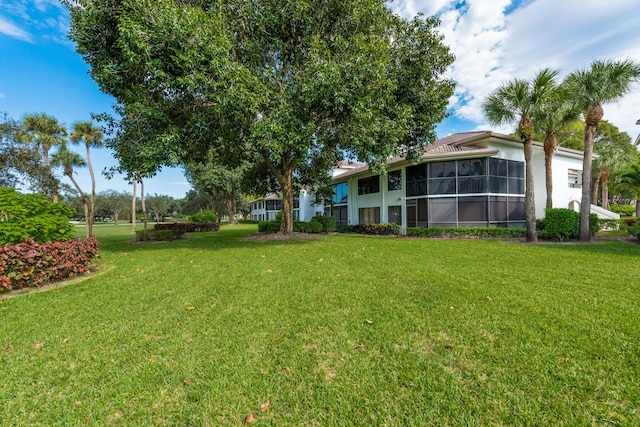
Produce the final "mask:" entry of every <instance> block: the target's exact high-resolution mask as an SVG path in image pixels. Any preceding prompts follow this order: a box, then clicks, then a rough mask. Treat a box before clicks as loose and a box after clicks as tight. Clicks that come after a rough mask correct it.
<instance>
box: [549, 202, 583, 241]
mask: <svg viewBox="0 0 640 427" xmlns="http://www.w3.org/2000/svg"><path fill="white" fill-rule="evenodd" d="M543 224H544V225H543V233H544V237H546V238H548V239H552V240H560V241H563V240H567V239H575V238H577V237H578V231H579V229H580V214H579V213H578V212H576V211H573V210H571V209H563V208H552V209H545V217H544V221H543Z"/></svg>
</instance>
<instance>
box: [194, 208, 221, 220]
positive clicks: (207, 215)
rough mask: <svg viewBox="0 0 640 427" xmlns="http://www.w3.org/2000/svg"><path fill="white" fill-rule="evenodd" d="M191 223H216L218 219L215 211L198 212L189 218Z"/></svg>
mask: <svg viewBox="0 0 640 427" xmlns="http://www.w3.org/2000/svg"><path fill="white" fill-rule="evenodd" d="M189 221H191V222H216V221H218V217H217V216H216V214H215V213H214V212H213V211H201V212H196V213H194V214H193V215H191V216H190V217H189Z"/></svg>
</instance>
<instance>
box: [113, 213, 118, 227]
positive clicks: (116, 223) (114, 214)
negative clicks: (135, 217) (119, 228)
mask: <svg viewBox="0 0 640 427" xmlns="http://www.w3.org/2000/svg"><path fill="white" fill-rule="evenodd" d="M119 215H120V211H113V216H114V218H115V225H118V216H119Z"/></svg>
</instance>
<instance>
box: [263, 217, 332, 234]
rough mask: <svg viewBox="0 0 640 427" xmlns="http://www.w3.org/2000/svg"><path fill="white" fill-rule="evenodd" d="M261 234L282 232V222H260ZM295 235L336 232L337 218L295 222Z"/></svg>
mask: <svg viewBox="0 0 640 427" xmlns="http://www.w3.org/2000/svg"><path fill="white" fill-rule="evenodd" d="M258 231H259V232H260V233H277V232H279V231H280V221H279V220H276V221H258ZM293 231H294V232H295V233H331V232H333V231H336V218H335V217H333V216H314V217H313V218H311V221H309V222H304V221H294V222H293Z"/></svg>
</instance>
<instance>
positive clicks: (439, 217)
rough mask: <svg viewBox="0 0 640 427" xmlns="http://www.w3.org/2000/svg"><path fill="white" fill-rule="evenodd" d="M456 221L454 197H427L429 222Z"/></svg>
mask: <svg viewBox="0 0 640 427" xmlns="http://www.w3.org/2000/svg"><path fill="white" fill-rule="evenodd" d="M456 222H457V208H456V199H455V198H449V197H447V198H442V199H429V224H431V225H433V223H453V224H455V223H456Z"/></svg>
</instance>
